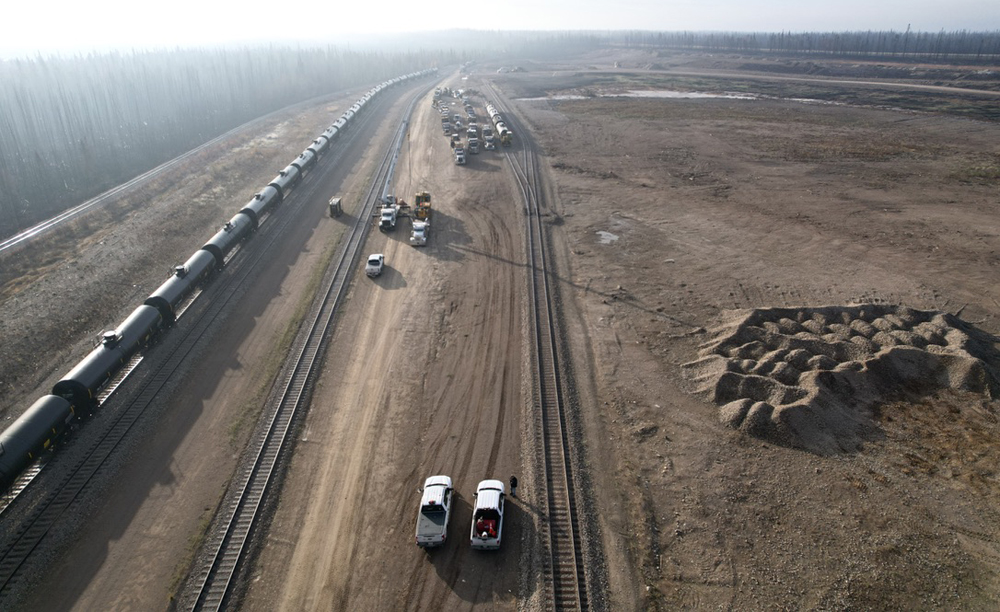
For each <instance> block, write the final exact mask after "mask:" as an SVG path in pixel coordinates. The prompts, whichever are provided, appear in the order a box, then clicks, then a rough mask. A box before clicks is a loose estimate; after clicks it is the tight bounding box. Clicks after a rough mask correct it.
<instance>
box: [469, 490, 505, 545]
mask: <svg viewBox="0 0 1000 612" xmlns="http://www.w3.org/2000/svg"><path fill="white" fill-rule="evenodd" d="M503 502H504V487H503V482H501V481H499V480H484V481H482V482H480V483H479V486H478V487H476V507H475V510H474V511H473V512H472V533H471V540H472V547H473V548H477V549H484V550H496V549H498V548H500V541H501V539H502V538H503Z"/></svg>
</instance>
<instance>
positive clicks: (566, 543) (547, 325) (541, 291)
mask: <svg viewBox="0 0 1000 612" xmlns="http://www.w3.org/2000/svg"><path fill="white" fill-rule="evenodd" d="M487 88H488V86H487ZM491 95H492V97H493V100H495V102H494V106H496V107H497V110H499V111H500V112H501V114H502V115H503V118H504V122H505V123H506V124H507V125H508V127H511V128H513V129H515V130H517V131H516V132H515V134H516V136H515V138H516V139H517V144H516V145H514V146H512V147H511V148H504V149H501V150H502V152H503V154H504V156H505V157H506V158H507V161H508V162H509V163H510V166H511V168H512V169H513V170H514V176H515V178H516V180H517V184H518V187H519V188H520V190H521V195H522V197H523V199H524V208H525V214H526V217H527V220H528V225H527V242H528V245H527V248H528V256H529V259H528V264H529V267H530V269H531V279H530V280H531V312H532V316H533V323H534V325H533V329H532V331H533V338H532V340H533V342H534V353H535V372H534V376H535V380H536V384H535V393H536V396H535V407H536V410H535V422H536V430H537V435H538V436H539V437H540V440H539V444H540V446H541V451H542V455H543V459H544V468H545V485H546V487H545V488H546V498H545V506H544V515H543V516H544V518H545V519H547V520H545V521H543V522H542V523H541V524H540V529H539V531H540V535H541V538H542V540H543V543H544V544H545V545H546V546H547V548H548V553H549V554H548V559H547V560H546V561H543V578H544V582H545V596H546V597H545V599H546V601H545V606H546V609H548V610H589V609H590V599H589V597H588V594H587V580H586V573H585V567H584V557H583V547H582V545H581V538H580V520H579V514H578V512H577V500H576V485H575V482H574V475H573V462H572V455H571V443H570V439H569V432H568V428H567V416H568V415H567V402H566V397H565V394H564V391H563V384H564V381H563V377H562V369H561V368H560V364H559V351H558V344H557V331H558V323H557V320H556V317H555V307H554V306H553V299H552V291H551V288H550V287H549V277H550V271H549V269H548V266H549V264H548V261H547V254H546V250H547V249H546V246H545V233H544V228H543V226H542V214H543V210H542V209H543V205H544V196H543V195H542V194H541V192H540V190H539V170H538V159H537V156H536V154H535V147H534V144H533V143H532V142H531V141H530V140H529V139H528V138H527V137H526V134H525V132H524V128H523V126H522V125H519V124H518V123H516V122H515V121H514V120H513V118H512V117H511V116H510V114H509V113H508V112H506V110H505V109H504V108H501V105H500V104H499V102H498V100H499V98H498V96H497V95H496V92H495V91H491Z"/></svg>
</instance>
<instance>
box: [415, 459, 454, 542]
mask: <svg viewBox="0 0 1000 612" xmlns="http://www.w3.org/2000/svg"><path fill="white" fill-rule="evenodd" d="M454 492H455V490H454V488H453V487H452V486H451V478H449V477H448V476H431V477H430V478H428V479H427V480H425V481H424V488H423V495H422V496H421V497H420V511H419V512H417V546H419V547H421V548H432V547H434V546H441V545H442V544H444V541H445V538H446V537H448V520H449V519H450V518H451V501H452V496H453V493H454Z"/></svg>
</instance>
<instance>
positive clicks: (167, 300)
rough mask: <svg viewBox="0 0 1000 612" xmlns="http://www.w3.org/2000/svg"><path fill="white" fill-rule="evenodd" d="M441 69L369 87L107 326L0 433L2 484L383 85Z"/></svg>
mask: <svg viewBox="0 0 1000 612" xmlns="http://www.w3.org/2000/svg"><path fill="white" fill-rule="evenodd" d="M436 71H437V69H430V70H423V71H420V72H414V73H411V74H407V75H404V76H401V77H396V78H394V79H391V80H388V81H385V82H384V83H381V84H379V85H377V86H375V87H373V88H372V89H370V90H368V91H367V92H366V93H365V95H364V96H362V97H361V98H360V99H359V100H358V101H357V102H355V103H354V104H353V105H352V106H351V107H350V109H348V110H347V111H346V112H345V113H344V114H343V115H341V116H340V118H338V119H337V120H336V121H335V122H334V123H333V124H332V125H330V126H329V127H328V128H327V129H326V130H325V131H324V132H323V133H322V134H320V135H319V136H318V137H317V138H316V139H315V140H313V141H312V144H310V145H309V146H308V147H306V149H305V150H304V151H303V152H302V153H301V154H299V156H298V157H296V158H295V159H294V160H293V161H292V163H290V164H288V166H286V167H285V168H284V169H283V170H282V171H281V172H279V173H278V175H277V176H275V177H274V180H272V181H271V182H270V183H268V184H267V185H266V186H265V187H264V188H263V189H261V190H260V191H259V192H257V194H255V195H254V196H253V198H251V200H250V201H249V202H247V204H246V205H245V206H243V208H241V209H240V211H239V212H237V213H236V215H235V216H233V218H232V219H230V220H229V221H227V222H226V224H225V225H224V226H223V227H222V228H221V229H220V230H219V231H218V232H216V234H215V235H214V236H212V238H211V239H210V240H209V241H208V242H206V243H205V244H204V245H203V246H202V247H201V248H200V249H198V250H197V251H195V253H194V254H193V255H191V257H190V258H188V260H187V261H186V262H184V264H183V265H180V266H177V267H176V268H175V269H174V272H173V274H172V275H171V276H170V278H169V279H167V281H166V282H164V283H163V284H162V285H160V287H159V288H158V289H157V290H156V291H154V292H153V293H152V294H150V296H149V297H148V298H147V299H146V300H145V302H144V303H143V304H142V305H141V306H139V307H138V308H136V309H135V311H134V312H132V314H130V315H129V316H128V318H126V319H125V321H123V322H122V323H121V325H119V326H118V327H116V328H115V329H114V330H112V331H108V332H105V333H104V335H103V337H102V339H101V342H100V344H98V345H97V347H96V348H94V349H93V350H92V351H91V352H90V354H89V355H87V356H86V357H85V358H84V359H83V361H81V362H80V363H78V364H77V365H76V366H75V367H74V368H73V369H72V370H70V371H69V373H67V374H66V375H65V376H64V377H63V378H62V379H61V380H60V381H59V382H57V383H56V384H55V386H54V387H53V388H52V393H51V394H50V395H46V396H44V397H42V398H41V399H39V400H38V401H36V402H35V403H34V404H32V405H31V407H29V408H28V409H27V410H26V411H25V412H24V414H22V415H21V416H20V418H18V419H17V420H16V421H14V423H13V424H12V425H11V426H10V427H8V428H7V429H6V430H4V431H3V433H0V491H3V490H6V489H7V488H8V487H9V486H10V485H11V483H13V482H14V480H15V479H16V478H17V476H18V475H19V474H20V473H21V472H22V471H23V470H24V469H25V468H26V467H28V466H29V465H30V464H31V463H32V462H33V461H34V460H35V459H37V458H38V457H40V456H41V455H42V454H44V453H46V452H48V451H49V450H50V449H51V448H52V447H53V445H54V444H55V443H56V442H57V441H58V440H59V438H60V436H62V435H63V434H64V433H65V432H66V430H67V429H68V427H69V426H70V424H71V423H72V422H73V421H74V420H76V419H80V418H84V417H86V416H89V415H91V414H93V412H94V411H95V410H96V409H97V408H98V405H99V398H98V394H99V393H100V392H101V391H102V390H103V389H105V388H106V386H107V384H108V383H109V382H110V381H111V380H112V379H114V378H115V376H116V375H118V374H120V373H121V372H122V370H123V369H124V368H125V367H126V365H127V364H128V363H129V362H130V360H131V359H132V358H133V357H134V356H135V355H136V354H137V353H139V351H141V350H142V349H143V348H144V347H146V346H147V345H148V344H149V342H150V341H151V340H152V339H153V338H154V337H155V336H156V335H157V334H159V333H161V332H162V331H163V330H164V329H166V328H167V327H169V326H170V325H171V324H172V323H173V322H174V321H175V320H176V318H177V316H178V308H179V307H181V306H182V304H183V303H184V301H185V300H186V299H187V298H188V297H189V296H190V295H191V294H192V293H193V292H194V291H195V289H197V288H198V287H199V286H201V285H202V284H203V283H204V282H206V280H207V279H209V278H210V277H211V276H212V275H213V273H214V272H216V271H217V270H220V269H222V267H223V266H225V264H226V258H227V257H228V256H229V255H230V253H232V252H233V250H234V249H235V248H236V246H237V245H239V244H240V243H241V242H242V241H243V240H244V239H246V238H247V237H248V236H250V234H252V233H253V232H254V231H255V230H256V229H257V228H258V227H259V226H260V223H261V221H262V219H263V218H264V216H266V215H267V214H268V213H269V212H270V211H272V210H273V209H274V207H275V206H277V205H278V204H280V203H281V202H282V201H284V200H285V199H287V198H288V195H289V193H290V192H291V191H292V189H294V188H295V186H296V185H297V184H298V183H299V181H300V180H302V177H303V176H305V174H306V173H308V172H309V171H310V170H311V169H312V168H313V167H314V166H315V165H316V163H317V161H318V160H319V159H320V157H322V156H323V155H325V154H326V153H328V152H329V151H330V150H331V147H332V146H333V144H334V143H335V142H336V141H337V139H338V137H339V136H340V134H341V133H342V132H344V131H345V130H347V129H349V128H350V127H351V125H352V122H353V120H354V118H355V117H356V116H357V115H359V114H361V113H362V112H363V111H364V109H365V107H366V106H367V105H368V104H369V103H370V102H371V101H372V99H374V98H375V97H376V96H378V95H379V94H381V93H382V92H383V91H384V90H386V89H388V88H389V87H392V86H394V85H398V84H400V83H403V82H405V81H409V80H412V79H416V78H420V77H424V76H428V75H430V74H434V73H435V72H436Z"/></svg>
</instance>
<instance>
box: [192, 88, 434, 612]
mask: <svg viewBox="0 0 1000 612" xmlns="http://www.w3.org/2000/svg"><path fill="white" fill-rule="evenodd" d="M423 93H424V91H420V92H419V93H417V94H415V95H414V97H413V99H412V100H411V102H410V105H409V107H408V108H407V110H406V112H405V113H404V115H405V117H407V118H408V117H409V116H410V115H411V113H412V111H413V107H414V106H415V105H416V101H417V99H418V98H419V96H420V95H422V94H423ZM407 125H408V120H404V121H403V122H402V123H401V125H400V127H399V130H398V131H397V133H396V137H395V142H394V146H393V147H391V148H390V149H389V150H388V151H387V152H386V155H385V157H384V158H383V160H382V162H381V164H380V166H379V168H378V170H377V172H376V177H375V179H374V181H373V182H372V184H371V186H370V187H369V190H368V194H367V196H366V199H365V202H367V207H368V208H367V209H365V210H362V211H361V212H360V213H359V214H358V216H357V217H356V219H355V222H354V225H353V226H352V228H351V230H350V234H349V235H348V237H347V240H346V241H344V242H343V244H342V246H341V249H340V252H339V253H338V256H337V257H336V258H335V264H334V265H332V266H331V271H329V272H328V273H327V274H326V275H325V278H324V281H323V291H322V293H321V294H320V298H319V299H318V300H317V302H316V303H315V304H314V305H313V308H312V310H311V312H310V316H309V318H308V319H307V321H308V324H307V325H305V326H303V329H302V331H301V332H300V333H299V335H298V336H297V338H296V340H295V342H294V344H293V346H292V349H291V351H290V354H291V355H293V356H294V358H293V359H292V362H291V367H287V368H286V370H285V374H284V377H283V381H282V387H283V391H282V393H281V394H280V397H279V398H278V399H277V401H275V402H274V403H273V408H269V410H272V412H271V416H270V422H269V424H268V426H267V428H266V430H264V431H262V433H261V434H260V435H259V436H258V438H257V439H256V440H254V442H253V444H254V445H255V446H256V448H255V449H254V451H253V453H252V454H253V457H254V458H253V461H252V462H251V464H250V465H248V467H247V468H246V469H245V470H244V472H243V473H242V475H241V476H240V477H239V478H238V479H236V481H235V487H236V489H237V490H238V494H237V495H235V496H233V498H232V499H231V501H229V503H228V504H227V505H226V507H225V508H224V512H226V513H227V516H226V518H225V519H224V520H223V523H224V524H225V527H224V528H223V529H222V530H221V533H220V534H219V535H217V537H216V538H215V540H214V541H213V542H212V543H211V545H210V549H212V550H213V554H212V555H211V559H210V560H208V561H207V562H206V564H205V565H204V566H203V567H202V568H201V569H200V570H199V571H198V573H197V576H198V579H197V580H196V581H195V583H196V588H195V589H194V590H195V591H197V592H196V593H195V592H192V593H189V594H186V595H185V597H184V601H192V600H193V604H192V605H191V609H192V610H218V609H221V608H223V607H224V606H226V605H227V604H229V603H230V602H229V599H230V597H231V595H232V593H233V585H234V580H235V579H236V577H237V576H238V569H239V567H240V564H241V561H242V560H243V558H244V554H245V552H246V550H247V544H248V542H249V540H250V535H251V533H252V531H253V529H254V527H255V526H256V524H257V520H258V516H259V511H260V509H261V507H262V504H263V502H264V499H265V496H266V494H267V492H268V489H269V486H270V484H271V483H272V481H273V477H274V475H275V471H276V469H277V467H278V464H279V461H278V460H279V457H280V456H281V454H282V451H283V450H284V449H285V444H286V441H287V440H288V439H289V438H288V434H289V432H290V430H291V429H292V425H293V423H294V421H295V417H296V416H297V415H298V414H299V410H300V409H304V408H306V407H307V406H308V401H309V396H310V391H311V388H312V386H313V384H314V382H315V379H316V377H318V375H319V370H320V367H321V364H322V358H323V355H324V349H325V347H326V345H327V340H328V338H329V335H330V333H331V331H332V327H333V319H334V315H335V314H336V309H337V306H338V305H339V304H340V302H341V300H342V299H343V298H344V296H345V295H346V293H347V289H348V286H349V284H350V281H351V279H352V278H353V276H354V272H355V270H356V267H357V266H356V264H357V262H358V261H359V259H360V255H361V252H362V251H361V249H362V247H363V246H364V243H365V239H366V238H367V236H368V232H369V230H370V227H371V224H370V222H369V219H370V217H371V212H372V210H374V208H375V207H376V206H377V205H378V203H379V202H380V201H381V199H382V198H381V196H380V194H381V193H384V189H385V185H386V184H387V183H389V182H390V181H391V178H392V168H393V162H394V161H395V153H394V152H395V151H397V150H398V148H399V147H400V146H401V143H402V139H403V137H404V136H405V134H406V130H407Z"/></svg>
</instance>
